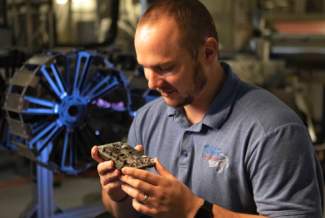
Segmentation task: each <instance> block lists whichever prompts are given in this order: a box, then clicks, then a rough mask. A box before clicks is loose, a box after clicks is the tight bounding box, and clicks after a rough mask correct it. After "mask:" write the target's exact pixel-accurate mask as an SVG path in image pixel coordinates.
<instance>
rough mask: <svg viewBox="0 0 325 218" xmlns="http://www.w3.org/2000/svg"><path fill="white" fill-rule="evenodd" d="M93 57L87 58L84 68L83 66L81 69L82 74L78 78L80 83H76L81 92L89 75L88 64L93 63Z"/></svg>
mask: <svg viewBox="0 0 325 218" xmlns="http://www.w3.org/2000/svg"><path fill="white" fill-rule="evenodd" d="M93 60H94V59H93V58H90V57H89V58H87V61H86V63H85V65H84V68H83V71H82V74H81V77H80V78H81V79H80V83H79V85H78V89H79V90H80V92H82V90H83V89H84V87H85V84H86V83H87V80H88V76H89V71H90V68H91V67H90V66H91V64H92V63H93Z"/></svg>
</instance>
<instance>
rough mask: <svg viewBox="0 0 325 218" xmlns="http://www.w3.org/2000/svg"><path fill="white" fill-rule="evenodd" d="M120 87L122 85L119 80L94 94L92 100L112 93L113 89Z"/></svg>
mask: <svg viewBox="0 0 325 218" xmlns="http://www.w3.org/2000/svg"><path fill="white" fill-rule="evenodd" d="M119 87H120V84H119V83H118V82H116V83H112V84H110V85H109V86H107V87H105V88H104V89H103V90H101V91H100V92H98V93H96V94H95V95H93V96H92V97H91V98H90V102H91V101H93V100H96V99H98V98H101V97H103V96H105V95H107V94H109V93H111V92H112V91H114V90H115V89H117V88H119Z"/></svg>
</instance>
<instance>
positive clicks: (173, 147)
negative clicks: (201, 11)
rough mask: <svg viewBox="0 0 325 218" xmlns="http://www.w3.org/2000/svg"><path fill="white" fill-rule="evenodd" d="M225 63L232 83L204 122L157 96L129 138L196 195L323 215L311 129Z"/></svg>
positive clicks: (238, 206) (256, 208)
mask: <svg viewBox="0 0 325 218" xmlns="http://www.w3.org/2000/svg"><path fill="white" fill-rule="evenodd" d="M221 65H222V67H223V69H224V71H225V72H226V74H227V78H226V81H225V83H224V85H223V87H222V89H221V90H220V92H219V93H218V95H217V97H216V98H215V100H214V101H213V103H212V104H211V106H210V108H209V110H208V112H207V113H206V115H205V116H204V117H203V119H202V120H201V121H200V122H198V123H196V124H194V125H192V126H191V125H190V124H189V122H188V120H187V119H186V116H185V114H184V109H183V108H177V109H175V108H172V107H169V106H167V105H166V104H165V102H164V99H163V98H159V99H157V100H155V101H153V102H150V103H149V104H147V105H145V106H144V107H142V108H141V109H140V110H139V111H138V113H137V115H136V117H135V119H134V121H133V123H132V126H131V129H130V132H129V137H128V144H130V145H132V146H136V145H139V144H140V145H143V147H144V153H145V154H146V155H149V156H150V157H152V158H154V157H158V158H159V160H160V162H161V163H162V164H163V165H164V166H165V167H166V169H168V170H169V171H170V172H171V173H172V174H173V175H174V176H175V177H177V178H178V179H179V180H181V181H182V182H183V183H184V184H186V185H187V186H188V187H189V188H190V189H191V190H192V192H193V193H194V194H195V195H197V196H198V197H200V198H203V199H205V200H208V201H210V202H211V203H213V204H216V205H219V206H221V207H223V208H225V209H228V210H230V211H234V212H240V213H247V214H260V215H263V216H267V217H285V218H289V217H295V218H297V217H298V218H304V217H306V218H307V217H312V218H318V217H319V218H322V205H323V204H322V203H323V197H322V196H323V180H322V170H321V168H320V165H319V162H318V159H317V157H316V155H315V151H314V149H313V146H312V142H311V140H310V137H309V134H308V130H307V129H306V127H305V126H304V124H303V123H302V121H301V120H300V119H299V117H298V116H297V115H296V114H295V113H294V112H293V111H292V110H291V109H290V108H288V107H287V106H286V105H285V104H284V103H282V102H281V101H280V100H278V99H277V98H276V97H274V96H273V95H272V94H270V93H269V92H267V91H265V90H263V89H261V88H259V87H256V86H254V85H251V84H248V83H245V82H243V81H241V80H240V79H239V78H238V76H237V75H236V74H235V73H233V72H232V69H231V67H230V66H229V65H228V64H226V63H224V62H222V63H221ZM148 170H149V171H151V172H153V173H157V172H156V171H155V169H154V168H150V169H148Z"/></svg>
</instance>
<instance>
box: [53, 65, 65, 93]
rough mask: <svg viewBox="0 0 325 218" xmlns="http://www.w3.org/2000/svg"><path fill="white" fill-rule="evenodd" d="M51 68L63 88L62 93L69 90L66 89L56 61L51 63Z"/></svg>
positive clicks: (61, 88)
mask: <svg viewBox="0 0 325 218" xmlns="http://www.w3.org/2000/svg"><path fill="white" fill-rule="evenodd" d="M51 69H52V72H53V74H54V77H55V79H56V82H57V84H58V85H59V88H60V90H61V93H65V92H66V91H67V90H66V87H65V84H64V81H63V80H62V75H61V72H60V71H59V69H58V67H57V65H56V63H54V64H51Z"/></svg>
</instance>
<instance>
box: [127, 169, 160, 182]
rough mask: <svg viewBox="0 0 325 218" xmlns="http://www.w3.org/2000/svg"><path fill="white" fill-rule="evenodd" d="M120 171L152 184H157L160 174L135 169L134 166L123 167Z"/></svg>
mask: <svg viewBox="0 0 325 218" xmlns="http://www.w3.org/2000/svg"><path fill="white" fill-rule="evenodd" d="M122 173H123V174H124V175H129V176H132V177H134V178H137V179H139V180H142V181H144V182H147V183H150V184H152V185H158V184H159V180H160V179H161V176H159V175H156V174H153V173H151V172H149V171H146V170H142V169H137V168H134V167H123V168H122Z"/></svg>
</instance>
